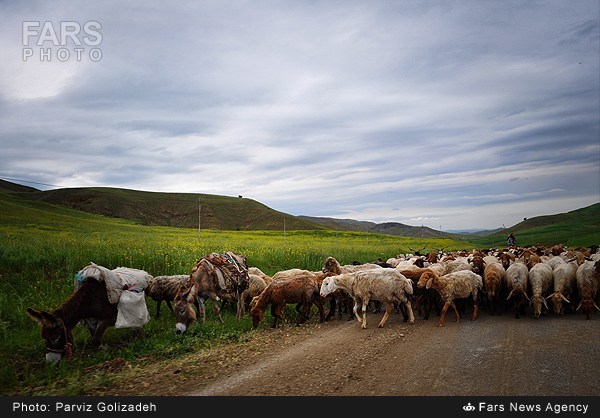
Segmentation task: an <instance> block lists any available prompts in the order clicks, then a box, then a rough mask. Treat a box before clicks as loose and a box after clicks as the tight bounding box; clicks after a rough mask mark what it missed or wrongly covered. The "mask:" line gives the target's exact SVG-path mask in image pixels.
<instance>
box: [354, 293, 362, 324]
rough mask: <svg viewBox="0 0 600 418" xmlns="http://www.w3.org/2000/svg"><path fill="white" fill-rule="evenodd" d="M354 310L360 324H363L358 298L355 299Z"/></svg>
mask: <svg viewBox="0 0 600 418" xmlns="http://www.w3.org/2000/svg"><path fill="white" fill-rule="evenodd" d="M352 312H353V313H354V316H355V317H356V319H357V321H358V322H359V323H360V324H362V318H361V317H360V315H359V314H358V299H355V300H354V306H353V307H352Z"/></svg>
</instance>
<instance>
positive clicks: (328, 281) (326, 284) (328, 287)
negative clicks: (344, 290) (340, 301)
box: [320, 276, 338, 297]
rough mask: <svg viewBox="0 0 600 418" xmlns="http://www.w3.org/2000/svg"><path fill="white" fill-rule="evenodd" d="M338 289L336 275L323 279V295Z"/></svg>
mask: <svg viewBox="0 0 600 418" xmlns="http://www.w3.org/2000/svg"><path fill="white" fill-rule="evenodd" d="M337 289H338V285H337V283H336V281H335V278H334V277H331V276H328V277H325V278H324V279H323V283H321V291H320V293H321V297H325V296H327V295H329V294H330V293H333V292H335V291H336V290H337Z"/></svg>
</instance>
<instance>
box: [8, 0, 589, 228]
mask: <svg viewBox="0 0 600 418" xmlns="http://www.w3.org/2000/svg"><path fill="white" fill-rule="evenodd" d="M175 6H177V7H175ZM599 7H600V6H599V2H598V1H597V0H574V1H563V0H559V1H514V2H512V1H504V0H502V1H500V0H497V1H495V0H488V1H468V0H465V1H458V0H457V1H437V0H436V1H407V0H398V1H377V0H375V1H367V0H364V1H346V0H344V1H330V0H321V1H316V0H310V1H309V0H307V1H302V0H297V1H286V0H281V1H261V0H257V1H237V0H231V1H222V0H215V1H181V2H167V1H132V2H123V1H102V2H96V1H53V2H46V1H27V2H8V1H3V2H0V16H2V18H1V19H2V25H0V57H1V59H0V141H1V144H2V152H1V153H0V178H5V179H6V178H10V179H19V180H26V181H30V182H36V183H35V184H34V183H27V184H29V185H32V186H35V187H38V188H41V189H48V188H53V187H52V186H49V185H57V186H61V187H82V186H110V187H124V188H131V189H139V190H149V191H172V192H190V193H211V194H219V195H228V196H237V195H243V196H244V197H249V198H253V199H255V200H258V201H260V202H262V203H264V204H266V205H268V206H270V207H271V208H273V209H276V210H280V211H283V212H287V213H290V214H293V215H310V216H328V217H337V218H353V219H358V220H369V221H374V222H386V221H394V222H402V223H405V224H409V225H417V226H418V225H425V226H429V227H432V228H434V229H442V230H456V229H466V228H497V227H501V226H502V225H505V226H506V227H509V226H512V225H514V224H516V223H518V222H520V221H522V220H523V218H525V217H533V216H539V215H547V214H554V213H560V212H566V211H570V210H574V209H578V208H581V207H585V206H588V205H591V204H593V203H597V202H600V122H599V120H600V93H599V88H600V75H599V74H600V31H599V20H600V17H599V16H600V10H599ZM45 22H46V23H45ZM47 22H49V23H47ZM86 23H88V26H85V24H86ZM61 24H62V27H63V30H62V32H61ZM77 29H79V33H76V30H77ZM69 35H72V36H69ZM78 43H79V44H81V45H78ZM78 53H79V54H80V55H81V56H80V59H79V60H77V56H76V55H77V54H78ZM39 183H45V184H46V185H42V184H39Z"/></svg>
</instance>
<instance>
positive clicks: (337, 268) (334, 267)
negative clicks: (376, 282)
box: [322, 257, 384, 274]
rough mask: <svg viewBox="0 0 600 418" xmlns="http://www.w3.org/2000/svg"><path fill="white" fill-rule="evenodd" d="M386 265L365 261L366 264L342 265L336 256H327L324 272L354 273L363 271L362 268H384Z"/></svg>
mask: <svg viewBox="0 0 600 418" xmlns="http://www.w3.org/2000/svg"><path fill="white" fill-rule="evenodd" d="M383 268H384V267H381V266H380V265H378V264H374V263H365V264H359V265H356V266H355V265H352V264H345V265H343V266H342V265H341V264H340V262H339V261H337V260H336V259H335V258H333V257H327V259H326V260H325V264H324V265H323V269H322V271H323V273H332V274H342V273H353V272H356V271H362V270H371V269H383Z"/></svg>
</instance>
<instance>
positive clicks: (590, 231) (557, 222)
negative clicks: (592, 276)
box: [468, 203, 600, 247]
mask: <svg viewBox="0 0 600 418" xmlns="http://www.w3.org/2000/svg"><path fill="white" fill-rule="evenodd" d="M510 232H514V233H515V235H516V237H517V244H519V245H520V246H530V245H554V244H564V245H566V246H569V247H576V246H585V247H587V246H589V245H592V244H598V243H600V203H596V204H593V205H591V206H587V207H585V208H581V209H577V210H573V211H570V212H566V213H559V214H556V215H545V216H536V217H534V218H529V219H526V220H524V221H523V222H520V223H518V224H516V225H514V226H511V227H509V228H507V229H505V230H499V231H498V232H495V233H494V234H492V235H489V236H485V237H480V238H477V237H474V236H471V237H469V238H468V239H469V240H470V241H471V242H475V243H478V244H480V245H482V246H484V247H485V246H491V247H496V246H500V247H502V246H505V245H506V237H507V235H508V234H509V233H510Z"/></svg>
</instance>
